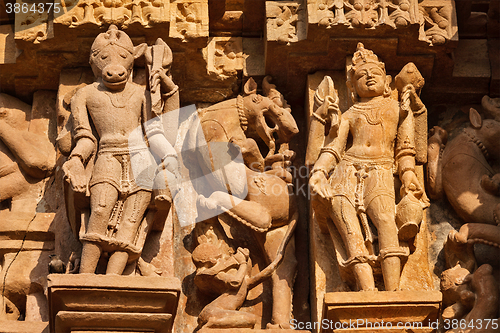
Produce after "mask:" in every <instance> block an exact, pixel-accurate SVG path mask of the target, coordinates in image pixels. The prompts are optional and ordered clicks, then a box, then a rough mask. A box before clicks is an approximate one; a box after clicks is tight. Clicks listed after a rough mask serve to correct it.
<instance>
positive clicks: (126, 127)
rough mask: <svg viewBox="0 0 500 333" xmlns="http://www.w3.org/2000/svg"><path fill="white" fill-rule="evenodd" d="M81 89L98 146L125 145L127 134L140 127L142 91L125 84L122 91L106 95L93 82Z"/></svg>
mask: <svg viewBox="0 0 500 333" xmlns="http://www.w3.org/2000/svg"><path fill="white" fill-rule="evenodd" d="M83 89H84V90H85V94H86V95H87V98H86V102H87V109H88V112H89V114H90V116H91V118H92V121H93V123H94V125H95V128H96V131H97V133H98V134H99V138H100V141H99V142H100V144H101V145H102V144H107V145H113V144H121V143H125V142H128V139H129V138H128V137H129V134H130V133H131V132H132V131H133V130H134V129H135V128H137V126H140V124H141V114H142V110H143V105H144V103H145V94H144V88H142V87H141V86H139V85H137V84H134V83H128V84H127V85H126V87H125V89H124V90H123V91H121V92H110V91H108V90H106V89H103V88H101V86H99V84H98V83H94V84H92V85H89V86H87V87H85V88H83Z"/></svg>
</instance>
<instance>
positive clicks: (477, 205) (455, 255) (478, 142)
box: [427, 96, 500, 332]
mask: <svg viewBox="0 0 500 333" xmlns="http://www.w3.org/2000/svg"><path fill="white" fill-rule="evenodd" d="M482 106H483V110H484V111H486V114H487V115H489V116H491V117H492V118H493V119H483V118H482V116H481V115H480V113H479V112H478V111H477V110H475V109H473V108H471V109H470V110H469V121H470V124H469V126H468V127H466V128H464V129H462V130H461V131H460V132H459V133H458V135H456V136H455V137H454V138H453V140H451V141H450V142H447V141H448V140H447V139H448V133H447V132H446V131H445V130H444V129H442V128H440V127H438V126H435V127H434V128H433V133H432V137H431V138H430V139H429V147H428V154H429V166H428V173H427V174H428V179H427V182H428V184H429V188H430V195H431V197H432V198H435V199H439V198H441V197H442V196H443V195H445V196H446V198H447V199H448V201H449V202H450V204H451V206H452V207H453V209H454V210H455V211H456V212H457V214H458V215H459V217H460V218H461V219H462V220H463V222H465V224H463V225H462V227H461V228H460V230H459V231H456V230H452V231H450V233H449V235H448V239H447V240H446V243H445V246H444V250H445V258H446V267H447V270H445V271H444V272H443V274H442V277H441V290H442V292H443V302H444V305H445V307H446V308H445V309H444V311H443V318H445V319H446V320H450V321H451V320H462V321H463V320H465V321H466V322H467V323H470V322H471V321H472V323H476V324H477V325H475V326H474V327H478V325H479V323H483V322H484V323H486V322H488V321H490V320H492V319H493V320H498V319H499V318H498V317H499V315H500V313H499V312H498V310H499V308H498V300H499V298H500V294H499V289H498V288H499V285H498V281H497V277H498V267H496V265H497V263H494V262H491V261H490V264H492V265H493V266H492V265H490V264H488V263H483V264H482V265H481V266H479V268H478V267H477V266H478V261H479V262H481V261H482V262H485V261H484V260H482V258H480V257H481V255H480V254H478V253H476V249H477V248H476V247H475V246H474V245H475V244H484V245H483V246H486V249H487V250H489V251H491V250H494V248H495V247H496V248H500V220H499V216H500V215H499V214H500V173H498V171H499V167H500V165H498V158H499V156H498V150H499V145H498V142H499V140H500V107H499V105H498V99H492V98H489V97H488V96H484V97H483V100H482ZM483 251H484V248H483ZM486 262H488V261H486ZM468 328H470V327H468ZM481 329H483V331H484V332H495V331H496V330H497V329H498V327H496V328H495V327H494V325H492V326H490V327H489V328H488V327H483V328H481ZM472 331H473V330H472ZM472 331H471V332H472ZM450 332H455V331H453V330H450Z"/></svg>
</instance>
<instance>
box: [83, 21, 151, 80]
mask: <svg viewBox="0 0 500 333" xmlns="http://www.w3.org/2000/svg"><path fill="white" fill-rule="evenodd" d="M146 48H147V45H146V44H145V43H143V44H141V45H138V46H136V47H134V45H133V44H132V40H131V39H130V37H129V36H128V35H127V34H126V33H124V32H123V31H120V30H118V28H117V27H116V26H115V25H111V26H110V27H109V29H108V31H106V32H105V33H102V34H99V35H98V36H97V37H96V39H95V40H94V43H93V44H92V47H91V49H90V60H89V62H90V65H91V66H92V71H93V72H94V75H95V77H96V78H97V79H98V80H100V79H102V82H103V83H104V85H105V86H106V87H107V88H108V89H110V90H121V89H123V88H124V87H125V85H126V84H127V82H128V80H129V78H130V76H131V74H132V68H133V66H134V60H135V59H137V58H138V57H140V56H141V55H142V54H144V52H145V51H146Z"/></svg>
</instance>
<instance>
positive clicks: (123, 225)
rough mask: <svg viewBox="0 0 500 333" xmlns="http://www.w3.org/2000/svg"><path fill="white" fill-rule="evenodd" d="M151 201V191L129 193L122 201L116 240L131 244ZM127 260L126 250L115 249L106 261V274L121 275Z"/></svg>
mask: <svg viewBox="0 0 500 333" xmlns="http://www.w3.org/2000/svg"><path fill="white" fill-rule="evenodd" d="M150 202H151V192H148V191H138V192H136V193H134V194H131V195H130V196H129V197H128V198H127V199H126V200H125V203H124V206H123V214H122V218H121V220H120V222H119V224H118V231H117V232H116V240H118V241H122V242H124V243H129V244H133V243H134V239H135V238H136V235H137V231H138V229H139V226H140V225H141V222H142V219H143V217H144V212H145V211H146V209H147V208H148V205H149V203H150ZM127 261H128V253H127V252H126V251H115V252H114V253H113V254H112V255H111V256H110V257H109V261H108V267H107V269H106V274H118V275H121V274H122V273H123V270H124V269H125V266H126V265H127Z"/></svg>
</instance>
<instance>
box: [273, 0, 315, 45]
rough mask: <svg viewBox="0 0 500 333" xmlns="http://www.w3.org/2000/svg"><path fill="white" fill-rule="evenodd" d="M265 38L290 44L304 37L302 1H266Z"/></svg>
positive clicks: (304, 14) (304, 21) (304, 18)
mask: <svg viewBox="0 0 500 333" xmlns="http://www.w3.org/2000/svg"><path fill="white" fill-rule="evenodd" d="M266 16H267V40H268V41H278V42H281V43H286V44H290V43H291V42H297V41H299V40H302V39H305V38H306V27H305V23H306V17H305V16H306V13H305V10H304V9H303V6H302V2H278V1H267V2H266Z"/></svg>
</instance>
